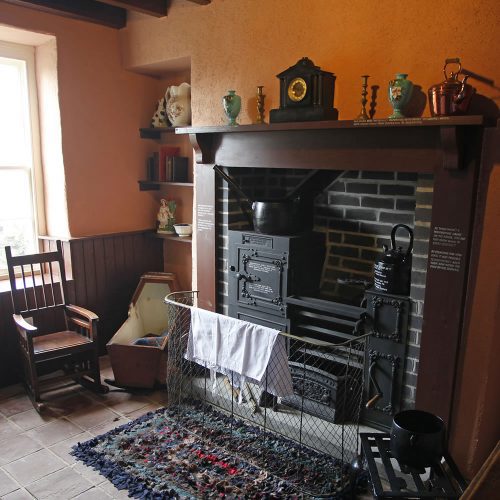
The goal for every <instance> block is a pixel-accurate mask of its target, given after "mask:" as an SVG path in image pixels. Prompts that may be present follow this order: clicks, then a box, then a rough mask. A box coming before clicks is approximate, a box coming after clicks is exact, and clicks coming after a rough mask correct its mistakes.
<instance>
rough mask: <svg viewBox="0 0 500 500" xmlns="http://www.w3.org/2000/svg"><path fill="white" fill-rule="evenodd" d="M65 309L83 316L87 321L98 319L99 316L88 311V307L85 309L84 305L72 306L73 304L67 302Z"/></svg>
mask: <svg viewBox="0 0 500 500" xmlns="http://www.w3.org/2000/svg"><path fill="white" fill-rule="evenodd" d="M66 309H67V310H68V311H70V312H72V313H75V314H79V315H80V316H83V317H84V318H86V319H87V320H88V321H97V320H98V319H99V316H97V314H95V313H93V312H92V311H89V310H88V309H85V308H84V307H80V306H74V305H73V304H67V305H66Z"/></svg>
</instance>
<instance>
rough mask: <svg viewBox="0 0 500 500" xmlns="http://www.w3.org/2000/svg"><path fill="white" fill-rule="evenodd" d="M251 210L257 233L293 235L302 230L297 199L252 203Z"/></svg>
mask: <svg viewBox="0 0 500 500" xmlns="http://www.w3.org/2000/svg"><path fill="white" fill-rule="evenodd" d="M252 210H253V227H254V229H255V231H256V232H257V233H263V234H293V233H297V232H300V231H301V230H302V229H303V226H304V225H303V223H302V217H301V210H300V199H299V198H294V199H293V200H287V199H283V200H261V201H254V202H253V203H252Z"/></svg>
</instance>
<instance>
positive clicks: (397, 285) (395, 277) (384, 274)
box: [374, 224, 413, 295]
mask: <svg viewBox="0 0 500 500" xmlns="http://www.w3.org/2000/svg"><path fill="white" fill-rule="evenodd" d="M399 228H403V229H405V230H406V231H408V234H409V236H410V242H409V244H408V248H407V249H406V252H403V247H400V246H399V247H397V248H396V232H397V230H398V229H399ZM383 248H384V253H383V254H382V255H381V256H380V257H379V258H378V259H377V260H376V261H375V265H374V287H375V290H378V291H380V292H385V293H393V294H396V295H409V294H410V279H411V251H412V249H413V231H412V229H411V228H410V227H408V226H407V225H406V224H396V225H395V226H394V227H393V228H392V231H391V248H390V249H389V248H388V247H387V245H384V247H383Z"/></svg>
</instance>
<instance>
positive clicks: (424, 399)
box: [176, 116, 484, 423]
mask: <svg viewBox="0 0 500 500" xmlns="http://www.w3.org/2000/svg"><path fill="white" fill-rule="evenodd" d="M483 124H484V120H483V118H482V117H478V116H464V117H446V118H417V119H407V120H398V121H392V120H369V121H367V122H357V121H331V122H306V123H280V124H270V125H244V126H238V127H187V128H182V129H176V133H186V134H189V135H190V140H191V143H192V145H193V148H194V150H195V159H196V162H197V165H196V172H197V176H198V181H199V180H202V179H203V183H204V184H203V186H202V187H200V184H199V182H197V183H196V186H197V207H200V206H201V207H202V209H203V210H204V211H205V212H206V213H209V212H210V210H212V211H215V187H214V181H213V166H214V164H218V165H222V166H227V167H265V168H302V169H308V168H310V169H318V168H319V169H334V170H371V171H393V172H394V171H396V172H420V173H433V174H434V179H435V183H434V200H435V201H434V206H433V219H432V223H431V231H432V233H431V234H432V235H433V237H434V236H435V239H433V240H432V241H431V245H430V252H431V254H430V256H429V267H428V270H427V287H426V296H425V311H424V321H423V331H422V339H423V340H422V346H421V351H420V369H419V377H418V384H417V405H418V407H419V408H422V409H426V410H428V411H431V412H433V413H436V414H438V415H440V416H441V417H443V418H444V420H445V421H446V422H448V423H449V421H450V418H451V407H452V398H453V389H454V383H455V376H456V369H457V356H458V352H459V347H460V343H461V339H462V337H463V325H464V311H465V301H466V295H467V283H468V281H469V278H470V276H471V275H473V274H474V273H475V266H476V263H475V262H472V263H471V262H470V251H471V247H473V246H476V245H478V244H479V241H478V235H477V234H473V231H472V229H473V228H472V226H473V221H474V218H476V221H477V218H478V217H479V218H481V217H482V215H481V214H478V213H477V211H476V195H477V179H478V172H479V166H480V160H481V144H482V134H483ZM199 217H200V215H199V214H198V215H197V220H199ZM450 230H452V231H451V232H452V233H456V241H454V242H452V244H451V245H452V246H451V247H446V246H443V245H442V244H440V243H439V236H441V237H443V231H444V233H448V232H449V231H450ZM200 234H201V233H200V230H199V228H198V230H197V238H196V240H197V256H198V265H197V272H198V289H199V291H200V301H201V304H204V305H205V306H206V308H208V309H213V308H214V307H215V304H216V290H215V287H216V280H215V274H214V275H213V277H212V273H211V272H210V271H211V270H212V269H213V268H214V267H215V244H216V235H215V231H212V235H211V236H210V234H209V232H208V231H204V232H203V234H202V236H203V237H202V238H200ZM445 236H446V235H445ZM445 251H449V253H448V254H444V253H439V252H445ZM450 252H451V253H452V254H454V255H450ZM457 259H458V260H457ZM200 276H203V279H200ZM202 307H203V306H202Z"/></svg>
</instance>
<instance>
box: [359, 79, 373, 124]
mask: <svg viewBox="0 0 500 500" xmlns="http://www.w3.org/2000/svg"><path fill="white" fill-rule="evenodd" d="M361 78H363V83H362V87H363V90H362V91H361V112H360V113H359V115H358V116H357V117H356V120H369V119H370V117H369V116H368V113H367V112H366V103H367V102H368V99H367V98H366V96H367V95H368V91H367V90H366V88H367V87H368V78H370V75H362V76H361Z"/></svg>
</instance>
